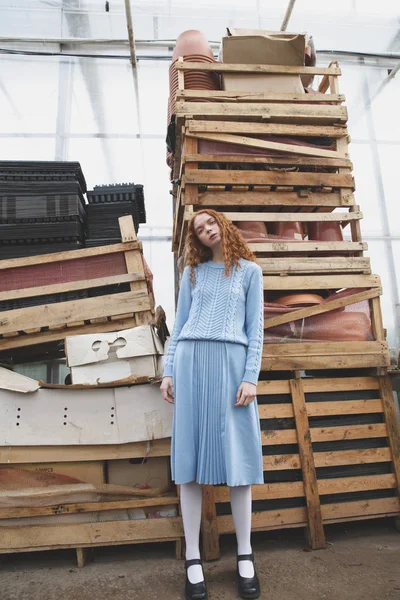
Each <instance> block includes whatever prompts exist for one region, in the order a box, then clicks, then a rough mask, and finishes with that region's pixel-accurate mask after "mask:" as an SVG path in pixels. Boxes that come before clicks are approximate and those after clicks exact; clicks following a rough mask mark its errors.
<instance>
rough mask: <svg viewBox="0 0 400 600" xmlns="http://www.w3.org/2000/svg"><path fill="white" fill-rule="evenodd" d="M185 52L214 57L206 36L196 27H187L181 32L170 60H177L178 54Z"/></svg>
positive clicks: (182, 54)
mask: <svg viewBox="0 0 400 600" xmlns="http://www.w3.org/2000/svg"><path fill="white" fill-rule="evenodd" d="M187 54H204V55H205V56H209V57H210V58H212V59H213V58H214V54H213V51H212V50H211V48H210V45H209V43H208V40H207V38H206V36H205V35H204V33H202V32H201V31H197V30H196V29H188V30H187V31H184V32H183V33H181V35H180V36H179V37H178V39H177V40H176V44H175V48H174V52H173V54H172V61H174V60H178V58H179V57H180V56H185V55H187Z"/></svg>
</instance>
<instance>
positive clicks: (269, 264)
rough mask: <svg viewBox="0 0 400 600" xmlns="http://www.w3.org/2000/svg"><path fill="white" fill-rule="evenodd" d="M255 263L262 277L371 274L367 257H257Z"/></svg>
mask: <svg viewBox="0 0 400 600" xmlns="http://www.w3.org/2000/svg"><path fill="white" fill-rule="evenodd" d="M297 214H302V213H297ZM257 262H258V264H259V265H260V267H261V268H262V271H263V274H264V275H274V274H276V273H281V274H282V275H289V274H290V273H293V274H299V273H304V274H314V273H315V274H318V273H325V274H328V273H332V274H333V273H338V272H341V273H351V272H353V273H364V274H370V273H371V262H370V259H369V258H367V257H365V258H364V257H353V256H352V257H345V256H328V257H320V256H319V257H318V258H313V257H296V256H293V257H292V256H291V257H290V258H279V257H278V258H277V257H274V260H271V259H270V258H262V257H258V258H257Z"/></svg>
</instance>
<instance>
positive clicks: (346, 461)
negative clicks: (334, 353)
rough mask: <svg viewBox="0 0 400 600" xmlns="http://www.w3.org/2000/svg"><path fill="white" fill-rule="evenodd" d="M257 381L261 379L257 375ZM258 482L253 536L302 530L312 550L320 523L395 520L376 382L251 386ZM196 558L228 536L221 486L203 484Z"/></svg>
mask: <svg viewBox="0 0 400 600" xmlns="http://www.w3.org/2000/svg"><path fill="white" fill-rule="evenodd" d="M261 377H263V375H261ZM258 402H259V415H260V420H261V430H262V445H263V467H264V480H265V483H264V485H259V486H258V485H257V486H254V487H253V523H252V527H253V531H267V530H272V529H283V528H291V527H304V528H306V531H307V537H308V540H309V542H310V545H311V547H312V548H314V549H316V548H323V547H324V546H325V536H324V527H323V526H324V525H327V524H330V523H338V522H343V521H351V520H360V519H371V518H378V517H388V516H399V514H400V500H399V492H400V432H399V425H398V422H397V417H396V409H395V404H394V400H393V393H392V388H391V384H390V380H389V378H388V377H387V376H384V377H348V378H338V379H333V378H329V379H312V378H304V379H293V380H285V381H268V380H265V381H262V380H260V381H259V383H258ZM203 502H204V509H203V524H202V534H203V555H204V557H205V558H206V559H207V560H211V559H215V558H218V557H219V554H220V551H219V537H220V535H223V534H226V533H234V524H233V520H232V516H231V514H230V510H229V504H228V503H229V491H228V488H227V487H225V486H218V487H212V486H206V487H205V490H204V497H203Z"/></svg>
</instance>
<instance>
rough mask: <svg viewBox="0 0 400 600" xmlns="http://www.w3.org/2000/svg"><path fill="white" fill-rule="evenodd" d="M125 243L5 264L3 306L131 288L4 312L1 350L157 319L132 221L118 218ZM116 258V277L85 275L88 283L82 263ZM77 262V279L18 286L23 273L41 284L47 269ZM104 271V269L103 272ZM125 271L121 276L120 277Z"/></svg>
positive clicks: (2, 268)
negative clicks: (81, 273) (109, 288)
mask: <svg viewBox="0 0 400 600" xmlns="http://www.w3.org/2000/svg"><path fill="white" fill-rule="evenodd" d="M119 222H120V229H121V236H122V243H121V244H114V245H110V246H102V247H97V248H87V249H84V250H72V251H69V252H58V253H55V254H45V255H41V256H32V257H25V258H15V259H11V260H3V261H0V271H1V273H2V282H1V288H0V289H2V290H3V291H0V301H10V300H17V299H23V298H33V297H40V296H46V295H49V294H63V293H69V292H76V291H82V290H87V289H94V288H101V287H103V286H109V285H118V284H129V287H130V291H129V292H123V293H117V294H109V295H104V296H98V297H93V298H83V299H80V300H70V301H66V302H57V303H54V304H41V305H38V306H32V307H28V308H19V309H13V310H7V311H3V312H0V351H2V350H10V349H13V348H20V347H25V346H29V345H36V344H42V343H47V342H53V341H56V340H63V339H65V337H66V336H68V335H80V334H85V333H95V332H97V331H101V332H106V331H115V330H121V329H126V328H129V327H135V326H137V325H144V324H147V323H150V322H151V321H152V320H153V318H154V298H153V296H152V293H151V292H150V291H149V286H148V281H147V280H146V274H145V268H144V263H143V256H142V247H141V244H139V242H138V241H137V238H136V234H135V230H134V227H133V221H132V217H130V216H128V217H121V218H120V219H119ZM98 256H104V257H105V258H107V260H108V271H109V265H110V258H111V269H112V268H113V266H112V265H113V262H114V263H115V269H116V270H115V271H114V272H115V273H118V274H116V275H113V274H110V273H109V272H108V273H107V276H104V277H97V278H92V277H93V275H92V274H91V273H90V272H87V269H86V271H85V273H86V275H85V279H82V278H81V277H80V276H79V270H80V266H81V264H84V263H85V261H88V260H89V261H90V260H91V259H92V258H96V257H98ZM67 261H74V264H75V265H76V268H77V273H78V275H76V274H74V273H72V274H70V275H69V278H68V279H67V281H66V282H64V283H57V284H51V285H44V284H43V283H42V282H40V283H37V284H36V287H35V286H32V284H31V286H30V287H25V288H22V289H21V287H20V285H19V287H18V286H17V285H16V283H15V281H18V280H19V279H20V277H19V276H18V270H19V269H20V270H21V272H23V273H24V277H27V278H28V279H30V280H31V281H35V278H36V281H37V282H39V281H40V277H41V269H42V267H43V266H44V265H48V264H52V265H53V264H54V263H59V264H60V265H63V264H65V263H66V262H67ZM100 270H101V269H100ZM121 271H122V272H121Z"/></svg>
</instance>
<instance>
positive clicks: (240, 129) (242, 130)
mask: <svg viewBox="0 0 400 600" xmlns="http://www.w3.org/2000/svg"><path fill="white" fill-rule="evenodd" d="M190 106H191V104H190ZM204 133H218V134H220V133H225V134H226V133H234V134H240V135H243V134H254V135H257V136H263V135H284V136H287V137H294V136H302V137H322V138H326V137H331V138H340V137H343V136H345V135H347V129H346V127H345V126H340V125H338V126H334V125H308V124H305V125H297V124H295V123H254V122H253V123H251V122H245V121H242V122H238V121H204V120H202V119H196V120H192V121H189V122H188V123H187V132H186V135H190V134H204Z"/></svg>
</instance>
